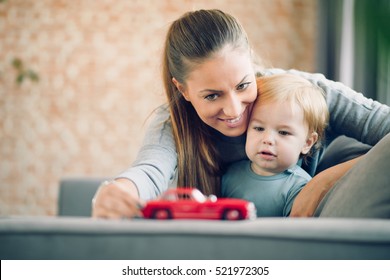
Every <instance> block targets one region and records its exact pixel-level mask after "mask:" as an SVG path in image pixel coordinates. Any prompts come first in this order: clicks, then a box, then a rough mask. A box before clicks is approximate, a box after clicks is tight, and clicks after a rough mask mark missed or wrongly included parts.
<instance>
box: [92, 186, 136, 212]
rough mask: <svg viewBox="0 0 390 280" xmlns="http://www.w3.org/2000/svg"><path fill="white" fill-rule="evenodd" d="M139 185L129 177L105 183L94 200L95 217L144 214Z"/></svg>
mask: <svg viewBox="0 0 390 280" xmlns="http://www.w3.org/2000/svg"><path fill="white" fill-rule="evenodd" d="M142 205H143V202H142V201H141V200H140V199H139V195H138V190H137V187H136V186H135V184H134V183H133V182H131V181H130V180H127V179H117V180H115V181H111V182H107V183H103V184H102V185H101V186H100V187H99V189H98V190H97V192H96V194H95V196H94V198H93V200H92V217H94V218H111V219H120V218H132V217H135V216H142V215H141V211H140V208H141V207H142Z"/></svg>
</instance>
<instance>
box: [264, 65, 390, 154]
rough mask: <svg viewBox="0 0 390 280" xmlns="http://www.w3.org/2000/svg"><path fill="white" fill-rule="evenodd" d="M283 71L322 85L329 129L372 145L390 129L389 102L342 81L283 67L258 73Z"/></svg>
mask: <svg viewBox="0 0 390 280" xmlns="http://www.w3.org/2000/svg"><path fill="white" fill-rule="evenodd" d="M283 72H288V73H291V74H294V75H298V76H301V77H304V78H306V79H307V80H309V81H311V82H312V83H313V84H316V85H318V86H319V87H321V88H322V89H323V91H324V93H325V98H326V102H327V104H328V108H329V115H330V119H329V126H328V129H327V130H328V132H330V131H331V132H332V133H334V134H336V135H345V136H349V137H351V138H355V139H356V140H358V141H360V142H362V143H365V144H368V145H371V146H373V145H376V144H377V143H378V142H379V141H380V140H381V139H382V138H383V137H384V136H385V135H386V134H388V133H389V132H390V107H389V106H387V105H385V104H381V103H379V102H377V101H374V100H372V99H369V98H366V97H364V96H363V95H362V94H361V93H358V92H356V91H354V90H353V89H351V88H349V87H347V86H345V85H343V84H342V83H339V82H334V81H331V80H328V79H326V78H325V77H324V75H322V74H312V73H306V72H301V71H297V70H288V71H286V70H282V69H267V70H265V71H264V72H263V73H259V74H260V75H272V74H276V73H283Z"/></svg>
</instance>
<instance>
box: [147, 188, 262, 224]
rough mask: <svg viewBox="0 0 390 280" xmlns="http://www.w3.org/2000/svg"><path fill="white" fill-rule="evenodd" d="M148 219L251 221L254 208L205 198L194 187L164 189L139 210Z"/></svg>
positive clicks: (238, 201)
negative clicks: (164, 190) (157, 196)
mask: <svg viewBox="0 0 390 280" xmlns="http://www.w3.org/2000/svg"><path fill="white" fill-rule="evenodd" d="M142 213H143V216H144V218H150V219H212V220H219V219H223V220H243V219H255V218H256V207H255V205H254V204H253V203H252V202H249V201H246V200H243V199H231V198H220V199H217V197H216V196H214V195H212V196H209V197H206V196H205V195H203V194H202V193H201V192H200V191H199V190H198V189H196V188H176V189H168V190H167V191H166V192H165V193H163V194H162V195H161V196H160V197H159V198H158V199H156V200H151V201H148V202H147V204H146V206H145V207H144V208H143V209H142Z"/></svg>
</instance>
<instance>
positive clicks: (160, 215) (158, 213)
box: [152, 209, 172, 220]
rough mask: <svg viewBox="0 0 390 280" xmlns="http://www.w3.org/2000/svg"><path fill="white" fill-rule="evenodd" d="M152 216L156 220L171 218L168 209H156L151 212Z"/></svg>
mask: <svg viewBox="0 0 390 280" xmlns="http://www.w3.org/2000/svg"><path fill="white" fill-rule="evenodd" d="M152 218H153V219H157V220H167V219H172V215H171V212H170V211H169V210H168V209H156V210H154V212H153V215H152Z"/></svg>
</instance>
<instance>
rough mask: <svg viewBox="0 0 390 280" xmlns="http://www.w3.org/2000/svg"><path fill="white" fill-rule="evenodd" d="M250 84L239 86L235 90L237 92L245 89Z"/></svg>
mask: <svg viewBox="0 0 390 280" xmlns="http://www.w3.org/2000/svg"><path fill="white" fill-rule="evenodd" d="M250 84H251V82H247V83H242V84H239V85H238V86H237V90H239V91H241V90H244V89H246V88H247V87H248V86H249V85H250Z"/></svg>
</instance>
